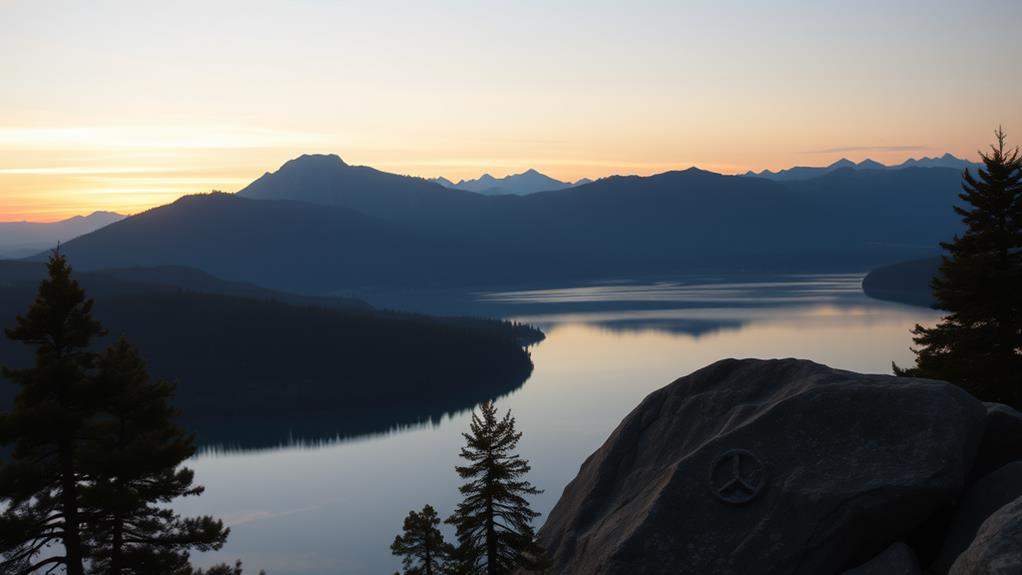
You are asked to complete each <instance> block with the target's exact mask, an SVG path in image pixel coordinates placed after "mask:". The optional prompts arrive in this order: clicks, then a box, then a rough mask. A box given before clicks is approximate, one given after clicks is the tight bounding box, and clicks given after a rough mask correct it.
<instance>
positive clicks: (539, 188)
mask: <svg viewBox="0 0 1022 575" xmlns="http://www.w3.org/2000/svg"><path fill="white" fill-rule="evenodd" d="M430 181H431V182H434V183H437V184H440V185H441V186H443V187H445V188H451V189H453V190H465V191H468V192H476V193H479V194H484V195H487V196H499V195H505V194H514V195H519V196H523V195H526V194H534V193H536V192H547V191H551V190H563V189H565V188H571V187H574V186H581V185H583V184H588V183H591V182H592V180H590V179H588V178H582V179H580V180H578V181H576V182H562V181H560V180H555V179H554V178H551V177H550V176H547V175H546V174H541V173H539V172H537V171H536V170H533V169H529V170H526V171H524V172H522V173H520V174H512V175H509V176H504V177H503V178H494V177H493V176H491V175H490V174H483V175H482V176H480V177H479V178H477V179H475V180H461V181H459V182H458V183H456V184H455V183H454V182H452V181H450V180H448V179H447V178H443V177H441V178H433V179H431V180H430Z"/></svg>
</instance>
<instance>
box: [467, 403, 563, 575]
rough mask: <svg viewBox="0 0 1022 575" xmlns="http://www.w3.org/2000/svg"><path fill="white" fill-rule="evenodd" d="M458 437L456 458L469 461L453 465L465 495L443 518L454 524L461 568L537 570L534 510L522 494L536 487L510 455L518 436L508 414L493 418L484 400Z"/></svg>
mask: <svg viewBox="0 0 1022 575" xmlns="http://www.w3.org/2000/svg"><path fill="white" fill-rule="evenodd" d="M462 435H463V436H464V438H465V442H466V445H465V447H463V448H462V449H461V457H462V458H463V459H465V460H467V461H468V465H466V466H464V467H460V466H459V467H457V468H456V469H457V472H458V475H459V476H461V478H462V479H465V480H466V483H464V484H463V485H462V486H461V487H460V490H461V494H462V496H463V497H464V499H463V500H462V502H461V503H459V504H458V507H457V509H456V510H455V512H454V514H453V515H452V516H451V517H450V518H449V519H448V520H447V522H448V523H451V524H453V525H454V526H455V527H456V528H457V533H458V547H457V550H456V559H457V562H458V565H459V570H460V572H462V573H471V574H475V573H485V574H486V575H506V574H510V573H512V572H513V571H515V570H516V569H527V570H538V569H542V568H543V567H544V566H545V564H546V559H545V553H544V551H543V549H542V548H541V547H540V546H539V544H538V543H536V539H535V533H534V532H533V529H532V520H533V519H535V518H536V517H538V516H539V514H538V513H536V512H535V511H533V510H532V509H531V508H530V507H529V502H528V500H526V498H525V496H527V495H536V494H538V493H541V491H540V490H539V489H536V488H535V487H533V485H532V484H531V483H529V482H528V481H526V480H524V479H523V477H524V476H525V474H527V473H528V472H529V471H530V469H531V468H530V467H529V462H528V461H526V460H524V459H521V458H520V457H519V456H518V455H517V454H515V453H514V451H515V448H516V447H517V445H518V440H519V439H521V437H522V434H521V432H518V431H515V420H514V418H513V417H511V412H510V411H508V412H507V413H506V414H505V415H504V417H503V418H501V419H498V418H497V408H496V407H495V406H494V405H493V403H492V402H489V401H487V402H485V403H483V404H482V406H480V408H479V413H475V412H473V413H472V423H471V425H470V433H464V434H462Z"/></svg>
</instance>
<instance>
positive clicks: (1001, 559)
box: [951, 498, 1022, 575]
mask: <svg viewBox="0 0 1022 575" xmlns="http://www.w3.org/2000/svg"><path fill="white" fill-rule="evenodd" d="M1019 573H1022V498H1019V499H1016V500H1015V501H1012V502H1011V503H1009V504H1007V505H1005V506H1004V507H1002V508H1001V509H1000V510H998V511H997V513H994V514H993V515H991V516H990V517H989V518H987V520H986V521H984V522H983V526H982V527H980V528H979V533H977V534H976V538H975V539H973V540H972V545H970V546H969V548H968V549H966V550H965V552H963V553H962V554H961V555H959V556H958V559H956V560H955V563H954V565H952V566H951V575H1018V574H1019Z"/></svg>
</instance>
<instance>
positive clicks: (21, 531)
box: [0, 250, 103, 575]
mask: <svg viewBox="0 0 1022 575" xmlns="http://www.w3.org/2000/svg"><path fill="white" fill-rule="evenodd" d="M92 305H93V302H92V300H90V299H87V298H86V297H85V291H84V290H82V288H81V287H79V285H78V282H76V281H75V280H74V279H72V278H71V267H70V266H69V265H68V264H67V261H66V260H65V259H64V256H63V255H61V254H60V252H59V250H54V252H53V254H52V255H51V256H50V260H49V264H48V276H47V277H46V278H45V279H44V280H43V281H42V282H41V283H40V285H39V292H38V294H37V296H36V299H35V302H34V303H33V304H32V306H31V307H30V308H29V309H28V311H27V312H26V313H25V314H24V315H19V316H18V318H17V320H16V324H15V327H14V328H13V329H8V330H6V334H7V337H9V338H11V339H12V340H15V341H20V342H23V343H25V344H28V345H31V346H34V347H35V349H36V358H35V366H33V367H30V368H27V369H9V368H6V367H5V368H4V370H3V373H4V376H5V377H6V378H7V379H9V380H10V381H12V382H14V383H15V384H16V385H18V386H19V387H20V390H19V392H18V395H17V398H16V399H15V402H14V407H13V409H12V410H11V411H10V412H9V413H4V414H3V415H2V417H0V442H2V443H3V444H4V445H12V444H13V446H14V449H13V452H12V454H11V458H10V461H9V462H7V463H5V464H3V465H2V466H0V498H2V501H3V503H4V504H5V505H6V509H5V510H4V511H3V514H2V515H0V549H3V550H4V561H3V562H2V563H0V571H2V572H3V573H11V574H20V573H28V572H31V571H34V570H37V569H40V568H43V567H56V566H59V565H63V566H64V569H65V571H66V572H67V574H68V575H82V574H83V561H84V558H85V555H86V553H85V549H84V547H83V541H82V536H81V527H82V521H83V518H82V517H81V515H80V513H79V511H80V507H81V489H82V482H83V474H82V470H81V462H80V454H81V450H82V447H83V445H84V444H85V442H86V441H87V440H88V439H89V437H90V436H91V434H92V432H93V429H91V425H92V423H91V422H92V417H93V415H94V414H95V412H96V409H97V400H98V395H97V394H96V392H95V383H94V381H93V380H92V378H91V377H90V376H89V373H88V372H89V370H90V369H91V368H92V366H93V363H94V361H95V354H94V353H92V352H91V351H89V346H90V344H91V343H92V341H93V339H94V338H96V337H97V336H100V335H102V334H103V328H102V326H101V325H100V324H99V322H98V321H96V320H95V319H93V317H92ZM58 543H60V544H63V547H64V552H63V554H60V553H52V552H48V553H46V555H45V558H43V559H37V558H38V557H39V554H40V552H41V551H44V550H47V549H49V548H50V547H52V546H53V545H54V544H58Z"/></svg>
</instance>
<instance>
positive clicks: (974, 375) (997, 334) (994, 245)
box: [894, 129, 1022, 407]
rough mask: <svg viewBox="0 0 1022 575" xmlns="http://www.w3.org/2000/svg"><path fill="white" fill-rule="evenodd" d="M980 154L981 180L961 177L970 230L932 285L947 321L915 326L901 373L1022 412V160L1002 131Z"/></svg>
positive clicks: (951, 246) (949, 248)
mask: <svg viewBox="0 0 1022 575" xmlns="http://www.w3.org/2000/svg"><path fill="white" fill-rule="evenodd" d="M995 134H996V137H997V143H996V145H994V146H991V152H990V153H988V154H983V153H981V156H982V158H983V167H982V168H980V170H979V174H978V178H977V177H975V176H973V175H972V174H971V173H970V172H969V171H968V170H966V171H965V172H964V173H963V174H962V189H963V193H962V194H960V195H959V197H960V198H961V199H962V201H964V202H966V203H967V204H968V205H969V207H965V208H962V207H958V206H956V207H955V211H956V212H957V213H958V214H959V215H960V216H962V220H963V221H964V222H965V224H966V226H967V229H966V231H965V233H964V234H963V235H962V236H956V237H955V238H954V240H953V241H951V242H947V243H942V244H941V247H943V248H944V250H945V251H946V254H945V255H944V257H943V261H942V263H941V267H940V274H939V275H938V276H937V277H936V278H934V280H933V282H932V283H931V286H932V288H933V294H934V297H935V299H936V301H937V303H936V305H935V306H934V307H936V308H938V309H942V310H946V311H947V312H948V315H947V316H946V317H944V318H943V319H942V320H941V322H940V323H939V324H937V325H936V326H935V327H932V328H926V327H923V326H920V325H917V326H916V327H915V329H913V330H912V333H913V334H914V335H915V337H914V338H913V339H914V341H915V343H916V345H918V346H919V348H918V349H916V350H914V351H915V353H916V365H915V367H912V368H908V369H901V368H899V367H898V366H894V369H895V373H897V374H898V375H906V376H914V377H929V378H934V379H942V380H946V381H950V382H952V383H955V384H958V385H960V386H962V387H963V388H965V389H967V390H968V391H970V392H971V393H972V394H974V395H976V396H977V397H979V398H980V399H983V400H987V401H998V402H1002V403H1008V404H1011V405H1014V406H1016V407H1022V157H1020V156H1019V151H1018V148H1015V149H1014V150H1008V149H1006V148H1005V138H1006V137H1005V134H1004V131H1003V130H1001V129H998V130H997V131H996V132H995Z"/></svg>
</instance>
